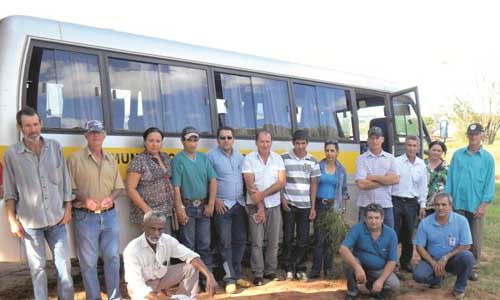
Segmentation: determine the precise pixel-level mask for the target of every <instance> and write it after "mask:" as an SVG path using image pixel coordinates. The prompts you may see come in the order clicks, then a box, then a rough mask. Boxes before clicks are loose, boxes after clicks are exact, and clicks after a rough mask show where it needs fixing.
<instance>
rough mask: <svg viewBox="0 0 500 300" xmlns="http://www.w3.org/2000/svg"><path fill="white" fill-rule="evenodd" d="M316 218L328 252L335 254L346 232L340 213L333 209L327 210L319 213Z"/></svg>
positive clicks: (345, 225)
mask: <svg viewBox="0 0 500 300" xmlns="http://www.w3.org/2000/svg"><path fill="white" fill-rule="evenodd" d="M318 217H319V223H318V226H319V228H320V231H321V233H322V234H324V236H325V243H326V244H327V245H328V251H331V252H330V253H336V252H337V251H338V249H339V247H340V244H341V243H342V241H343V240H344V238H345V235H346V234H347V230H348V228H347V224H346V223H345V221H344V217H343V215H342V213H341V212H340V211H338V210H335V209H329V210H327V211H325V212H323V213H321V214H320V215H319V216H318Z"/></svg>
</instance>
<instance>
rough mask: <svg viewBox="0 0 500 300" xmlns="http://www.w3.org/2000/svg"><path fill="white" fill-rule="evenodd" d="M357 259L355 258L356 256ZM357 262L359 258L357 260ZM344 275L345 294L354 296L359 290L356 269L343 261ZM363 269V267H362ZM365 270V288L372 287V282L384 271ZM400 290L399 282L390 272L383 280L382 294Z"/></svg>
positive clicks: (369, 288)
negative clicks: (345, 282) (345, 283)
mask: <svg viewBox="0 0 500 300" xmlns="http://www.w3.org/2000/svg"><path fill="white" fill-rule="evenodd" d="M356 260H357V258H356ZM357 261H358V263H359V260H357ZM343 268H344V275H345V278H346V280H347V294H348V295H350V296H356V295H357V294H358V292H359V289H358V283H357V282H356V271H355V270H354V268H353V267H351V266H350V265H349V264H348V263H346V262H344V263H343ZM363 269H364V268H363ZM364 270H365V274H366V284H365V286H366V288H367V289H368V290H371V289H372V286H373V283H374V282H375V281H376V280H377V279H378V278H380V276H382V274H383V273H384V269H381V270H367V269H364ZM399 290H400V282H399V279H398V277H397V276H396V274H394V272H393V273H391V274H390V275H389V277H387V279H386V280H385V282H384V286H383V288H382V294H387V293H396V294H397V293H399Z"/></svg>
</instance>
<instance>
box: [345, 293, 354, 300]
mask: <svg viewBox="0 0 500 300" xmlns="http://www.w3.org/2000/svg"><path fill="white" fill-rule="evenodd" d="M345 300H356V296H351V295H349V294H347V295H345Z"/></svg>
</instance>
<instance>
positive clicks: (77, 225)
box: [68, 120, 125, 300]
mask: <svg viewBox="0 0 500 300" xmlns="http://www.w3.org/2000/svg"><path fill="white" fill-rule="evenodd" d="M84 135H85V138H86V139H87V145H86V146H85V147H84V148H82V149H80V150H79V151H77V152H75V153H73V154H71V155H70V156H69V158H68V169H69V171H70V173H71V175H72V178H73V194H74V195H75V197H76V198H75V200H74V201H73V225H74V227H73V228H74V230H75V238H76V251H77V254H78V260H79V262H80V270H81V273H82V278H83V284H84V286H85V292H86V294H87V299H88V300H89V299H92V300H94V299H101V289H100V285H99V278H98V277H97V258H98V256H99V252H101V255H102V259H103V261H104V279H105V281H106V292H107V294H108V299H121V295H120V224H119V221H118V215H117V212H116V209H115V205H114V201H115V200H116V199H117V198H118V197H119V196H121V195H122V194H123V191H124V188H125V187H124V185H123V180H122V178H121V176H120V172H119V170H118V163H117V162H116V160H115V159H114V157H113V155H112V154H111V153H106V152H104V151H103V150H102V145H103V143H104V139H105V138H106V131H105V130H104V127H103V125H102V123H101V121H98V120H91V121H88V122H87V124H86V125H85V133H84Z"/></svg>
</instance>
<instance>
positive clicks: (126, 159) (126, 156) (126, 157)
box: [114, 152, 175, 165]
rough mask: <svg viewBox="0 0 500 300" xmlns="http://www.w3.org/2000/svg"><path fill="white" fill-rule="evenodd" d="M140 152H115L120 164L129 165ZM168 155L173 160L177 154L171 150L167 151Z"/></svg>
mask: <svg viewBox="0 0 500 300" xmlns="http://www.w3.org/2000/svg"><path fill="white" fill-rule="evenodd" d="M139 154H140V152H136V153H130V152H122V153H114V156H115V160H116V161H117V162H118V164H119V165H128V164H129V163H130V162H131V161H132V160H133V159H134V157H135V156H136V155H139ZM166 154H167V155H168V158H169V159H170V160H172V159H173V158H174V156H175V153H173V152H170V153H166Z"/></svg>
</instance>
